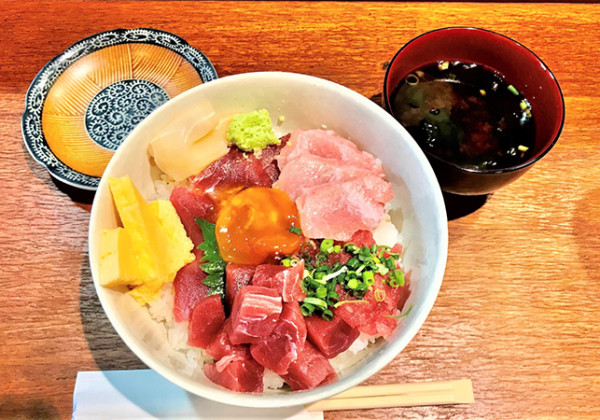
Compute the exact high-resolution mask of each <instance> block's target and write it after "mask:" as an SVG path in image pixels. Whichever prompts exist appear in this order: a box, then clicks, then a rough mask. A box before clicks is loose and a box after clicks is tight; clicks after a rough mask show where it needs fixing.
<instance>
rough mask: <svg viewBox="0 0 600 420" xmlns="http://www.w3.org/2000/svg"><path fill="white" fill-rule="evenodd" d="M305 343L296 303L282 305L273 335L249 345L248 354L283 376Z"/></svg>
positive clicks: (302, 321) (304, 333) (302, 317)
mask: <svg viewBox="0 0 600 420" xmlns="http://www.w3.org/2000/svg"><path fill="white" fill-rule="evenodd" d="M305 343H306V324H305V322H304V316H303V315H302V313H301V312H300V305H299V304H298V302H287V303H284V304H283V311H282V312H281V317H280V318H279V322H278V324H277V326H276V327H275V330H274V331H273V334H271V335H270V336H268V337H266V338H265V339H264V340H261V341H259V342H258V343H255V344H251V345H250V353H252V357H254V360H256V361H257V362H258V363H260V364H261V365H263V366H264V367H265V368H267V369H270V370H272V371H273V372H275V373H277V374H279V375H284V374H286V373H287V371H288V367H289V366H290V363H292V362H294V361H295V360H296V359H297V358H298V354H299V353H300V352H301V351H302V349H303V348H304V344H305Z"/></svg>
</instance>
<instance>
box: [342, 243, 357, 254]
mask: <svg viewBox="0 0 600 420" xmlns="http://www.w3.org/2000/svg"><path fill="white" fill-rule="evenodd" d="M344 250H345V251H346V252H351V253H353V254H356V251H358V247H357V246H356V245H354V244H352V243H348V244H346V245H344Z"/></svg>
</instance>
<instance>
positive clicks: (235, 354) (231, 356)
mask: <svg viewBox="0 0 600 420" xmlns="http://www.w3.org/2000/svg"><path fill="white" fill-rule="evenodd" d="M229 334H231V318H227V319H226V320H225V323H224V324H223V327H222V328H221V330H220V331H219V332H218V334H217V335H216V337H215V338H214V339H213V341H212V342H211V343H210V345H209V346H208V347H207V348H206V354H208V355H209V356H210V357H212V358H213V359H215V360H216V361H218V362H219V363H218V364H219V366H220V368H221V370H222V369H223V367H224V366H225V365H227V364H229V363H231V362H233V361H235V360H240V359H241V358H243V357H247V356H249V355H250V348H249V347H248V345H246V344H233V343H232V342H231V340H230V339H229Z"/></svg>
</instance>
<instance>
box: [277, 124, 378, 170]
mask: <svg viewBox="0 0 600 420" xmlns="http://www.w3.org/2000/svg"><path fill="white" fill-rule="evenodd" d="M304 155H313V156H320V157H324V158H331V159H336V160H338V161H341V162H345V163H348V164H352V165H354V166H356V167H359V168H364V169H367V170H369V171H372V172H374V173H377V174H383V169H382V167H381V163H380V162H379V161H378V160H377V159H375V158H374V157H373V155H371V154H369V153H367V152H361V151H360V150H358V147H356V145H355V144H354V143H352V142H351V141H350V140H348V139H345V138H343V137H340V136H338V135H337V134H336V133H335V132H334V131H331V130H327V131H326V130H295V131H294V132H293V133H292V135H291V136H290V139H289V141H288V144H287V145H286V147H284V148H283V149H282V150H281V152H280V153H279V156H277V163H278V164H279V168H280V169H283V168H284V167H285V166H286V165H287V163H288V162H289V161H291V160H293V159H296V158H298V157H300V156H304Z"/></svg>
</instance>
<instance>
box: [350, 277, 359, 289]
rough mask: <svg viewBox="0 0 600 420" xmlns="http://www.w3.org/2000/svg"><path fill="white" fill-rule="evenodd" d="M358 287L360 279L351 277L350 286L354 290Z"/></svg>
mask: <svg viewBox="0 0 600 420" xmlns="http://www.w3.org/2000/svg"><path fill="white" fill-rule="evenodd" d="M357 287H358V280H356V279H350V281H349V282H348V288H349V289H352V290H354V289H356V288H357Z"/></svg>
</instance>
